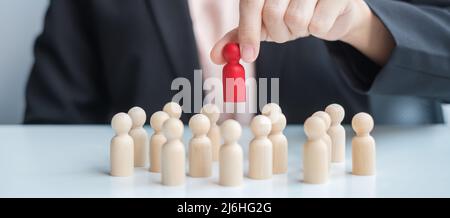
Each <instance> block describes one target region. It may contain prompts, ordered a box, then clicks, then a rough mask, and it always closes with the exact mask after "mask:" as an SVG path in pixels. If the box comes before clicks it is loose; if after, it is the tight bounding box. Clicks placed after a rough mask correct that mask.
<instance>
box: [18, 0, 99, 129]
mask: <svg viewBox="0 0 450 218" xmlns="http://www.w3.org/2000/svg"><path fill="white" fill-rule="evenodd" d="M81 2H82V3H81ZM86 2H87V1H52V2H51V3H50V6H49V9H48V11H47V14H46V17H45V26H44V30H43V32H42V33H41V35H40V36H39V37H38V38H37V40H36V42H35V48H34V56H35V63H34V65H33V68H32V71H31V74H30V77H29V79H28V84H27V88H26V111H25V120H24V123H26V124H34V123H40V124H42V123H47V124H52V123H55V124H65V123H75V124H76V123H96V122H100V121H102V120H104V119H105V118H104V114H105V113H102V111H103V112H104V111H105V110H106V108H104V107H105V105H106V98H105V94H104V90H105V89H104V84H103V82H102V78H101V73H100V67H99V64H98V63H100V61H99V58H98V55H97V54H96V53H95V49H94V44H95V43H94V37H93V36H92V31H90V29H89V28H90V26H89V23H90V22H91V21H90V17H89V13H88V11H89V8H88V6H87V5H85V4H86Z"/></svg>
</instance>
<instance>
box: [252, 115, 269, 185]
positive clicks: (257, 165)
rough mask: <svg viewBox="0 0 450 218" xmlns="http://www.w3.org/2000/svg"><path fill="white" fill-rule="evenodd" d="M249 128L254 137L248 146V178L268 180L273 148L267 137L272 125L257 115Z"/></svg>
mask: <svg viewBox="0 0 450 218" xmlns="http://www.w3.org/2000/svg"><path fill="white" fill-rule="evenodd" d="M250 128H251V129H252V132H253V135H254V136H255V137H254V138H253V140H252V141H251V142H250V145H249V158H248V160H249V170H248V177H249V178H251V179H270V178H272V172H273V170H272V169H273V151H272V149H273V148H272V142H271V141H270V140H269V138H268V135H269V133H270V131H271V129H272V123H271V121H270V119H269V118H268V117H266V116H263V115H258V116H256V117H254V118H253V120H252V122H251V123H250Z"/></svg>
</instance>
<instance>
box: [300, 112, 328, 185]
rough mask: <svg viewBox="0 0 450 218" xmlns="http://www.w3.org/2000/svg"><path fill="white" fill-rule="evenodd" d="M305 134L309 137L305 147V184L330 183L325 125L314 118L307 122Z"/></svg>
mask: <svg viewBox="0 0 450 218" xmlns="http://www.w3.org/2000/svg"><path fill="white" fill-rule="evenodd" d="M304 130H305V134H306V136H307V137H308V139H307V141H306V143H305V145H304V147H303V175H304V182H305V183H311V184H322V183H326V182H327V181H328V169H329V167H328V149H327V145H326V144H325V142H324V141H323V140H322V137H323V135H324V134H325V132H326V126H325V123H324V122H323V121H322V119H320V118H319V117H315V116H312V117H310V118H308V119H307V120H306V121H305V124H304Z"/></svg>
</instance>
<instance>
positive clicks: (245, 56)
mask: <svg viewBox="0 0 450 218" xmlns="http://www.w3.org/2000/svg"><path fill="white" fill-rule="evenodd" d="M241 56H242V60H244V61H245V62H253V61H254V58H255V49H254V48H253V46H252V45H250V44H243V45H241Z"/></svg>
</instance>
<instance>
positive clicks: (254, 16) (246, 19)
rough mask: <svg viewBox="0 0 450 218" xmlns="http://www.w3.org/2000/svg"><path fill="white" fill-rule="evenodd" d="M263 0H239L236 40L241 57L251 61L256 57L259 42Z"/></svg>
mask: <svg viewBox="0 0 450 218" xmlns="http://www.w3.org/2000/svg"><path fill="white" fill-rule="evenodd" d="M263 6H264V0H240V2H239V27H238V40H239V46H240V48H241V57H242V60H244V61H245V62H248V63H250V62H253V61H255V60H256V57H258V53H259V45H260V42H261V25H262V18H261V16H262V14H261V13H262V8H263Z"/></svg>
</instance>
